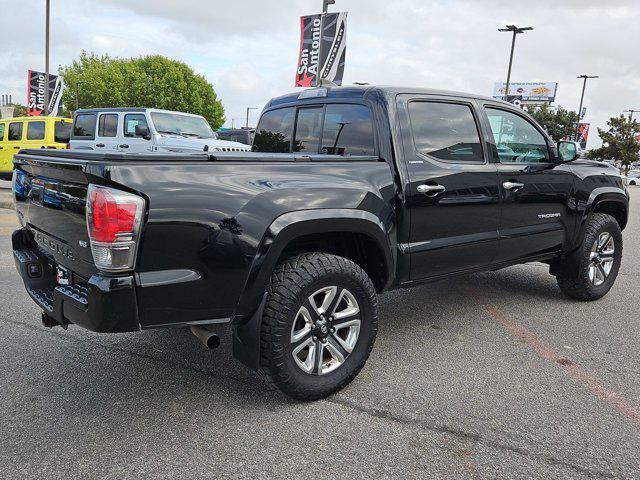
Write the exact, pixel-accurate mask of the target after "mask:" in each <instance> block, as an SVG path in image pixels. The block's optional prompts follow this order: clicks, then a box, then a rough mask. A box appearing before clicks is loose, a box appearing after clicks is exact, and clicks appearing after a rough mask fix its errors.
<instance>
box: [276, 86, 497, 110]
mask: <svg viewBox="0 0 640 480" xmlns="http://www.w3.org/2000/svg"><path fill="white" fill-rule="evenodd" d="M319 89H324V90H326V91H327V94H326V95H322V96H321V97H320V96H319V97H316V96H313V95H311V94H305V95H304V96H303V98H300V95H301V94H303V93H304V92H310V91H312V90H319ZM375 92H378V93H382V94H384V95H386V96H395V95H398V94H403V93H408V94H422V95H439V96H449V97H462V98H477V99H482V100H491V101H497V102H503V101H502V100H499V99H496V98H491V97H487V96H483V95H477V94H474V93H464V92H455V91H450V90H439V89H435V88H419V87H395V86H388V85H348V86H343V87H318V88H312V89H307V90H301V91H298V92H292V93H288V94H286V95H281V96H279V97H275V98H273V99H271V101H269V103H267V105H266V106H265V108H269V107H273V106H276V105H284V104H289V103H298V102H300V101H302V100H309V101H314V100H315V101H317V98H327V99H350V100H358V99H363V98H364V97H365V96H367V95H368V94H370V93H375ZM503 103H507V102H503Z"/></svg>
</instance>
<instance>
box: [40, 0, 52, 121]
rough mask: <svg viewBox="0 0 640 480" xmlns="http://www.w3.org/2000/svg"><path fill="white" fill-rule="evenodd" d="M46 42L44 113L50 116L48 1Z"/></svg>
mask: <svg viewBox="0 0 640 480" xmlns="http://www.w3.org/2000/svg"><path fill="white" fill-rule="evenodd" d="M46 8H47V13H46V27H45V32H46V33H45V41H44V112H42V113H43V114H44V115H45V116H47V115H49V12H50V10H51V0H47V6H46Z"/></svg>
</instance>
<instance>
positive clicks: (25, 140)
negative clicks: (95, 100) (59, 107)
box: [0, 117, 73, 179]
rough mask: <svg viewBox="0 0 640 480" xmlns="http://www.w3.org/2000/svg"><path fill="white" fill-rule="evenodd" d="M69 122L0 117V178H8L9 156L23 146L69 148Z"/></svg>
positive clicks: (11, 170) (9, 176)
mask: <svg viewBox="0 0 640 480" xmlns="http://www.w3.org/2000/svg"><path fill="white" fill-rule="evenodd" d="M72 124H73V120H71V119H70V118H61V117H16V118H3V119H0V178H5V179H10V178H11V175H12V173H13V155H14V154H16V153H18V151H20V150H21V149H23V148H69V137H70V136H71V125H72Z"/></svg>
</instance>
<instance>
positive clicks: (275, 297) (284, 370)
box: [260, 252, 378, 401]
mask: <svg viewBox="0 0 640 480" xmlns="http://www.w3.org/2000/svg"><path fill="white" fill-rule="evenodd" d="M334 285H335V286H338V287H342V288H347V289H348V290H349V292H351V293H352V294H353V296H354V297H355V299H356V300H357V303H358V306H359V309H360V315H359V316H360V322H361V324H360V331H359V336H358V338H357V342H356V344H355V347H353V350H352V352H351V353H350V355H349V356H348V357H346V359H345V360H344V363H342V364H341V365H340V366H339V367H338V368H337V369H336V370H333V371H331V372H329V373H325V374H323V375H314V374H312V373H307V372H305V371H303V370H302V369H301V368H300V367H299V366H298V365H297V364H296V361H295V360H294V357H293V349H294V347H293V346H292V341H291V335H292V333H291V332H292V328H293V322H294V321H295V319H296V316H297V315H298V312H299V309H300V307H301V306H302V305H303V304H304V302H305V301H306V300H307V299H308V297H309V295H311V294H313V293H314V292H316V291H317V290H318V289H322V288H324V287H328V286H334ZM377 329H378V304H377V296H376V291H375V288H374V286H373V283H372V282H371V279H370V278H369V277H368V276H367V274H366V273H365V271H364V270H363V269H362V268H360V267H359V266H358V265H356V264H355V263H354V262H352V261H350V260H348V259H346V258H343V257H339V256H336V255H330V254H327V253H319V252H312V253H302V254H298V255H296V256H293V257H291V258H288V259H287V260H285V261H283V262H282V263H280V264H279V265H277V266H276V268H275V271H274V273H273V275H272V276H271V280H270V283H269V286H268V287H267V299H266V303H265V309H264V314H263V318H262V325H261V338H260V366H261V369H262V371H263V372H264V373H265V374H266V376H267V377H268V378H269V380H270V381H271V382H273V383H274V384H275V385H276V386H277V387H278V388H279V389H280V390H282V391H283V392H284V393H285V394H287V395H289V396H290V397H292V398H295V399H298V400H305V401H309V400H318V399H321V398H324V397H327V396H329V395H331V394H333V393H335V392H337V391H339V390H341V389H342V388H344V387H345V386H346V385H347V384H348V383H349V382H351V380H353V378H354V377H355V376H356V375H357V374H358V373H359V372H360V370H361V369H362V367H363V365H364V363H365V362H366V360H367V358H368V357H369V354H370V352H371V349H372V348H373V344H374V342H375V338H376V333H377Z"/></svg>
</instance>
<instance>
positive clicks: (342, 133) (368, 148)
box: [321, 104, 375, 155]
mask: <svg viewBox="0 0 640 480" xmlns="http://www.w3.org/2000/svg"><path fill="white" fill-rule="evenodd" d="M321 153H327V154H330V155H374V154H375V147H374V135H373V119H372V116H371V110H370V109H369V108H368V107H365V106H364V105H348V104H328V105H327V111H326V114H325V119H324V130H323V135H322V149H321Z"/></svg>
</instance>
